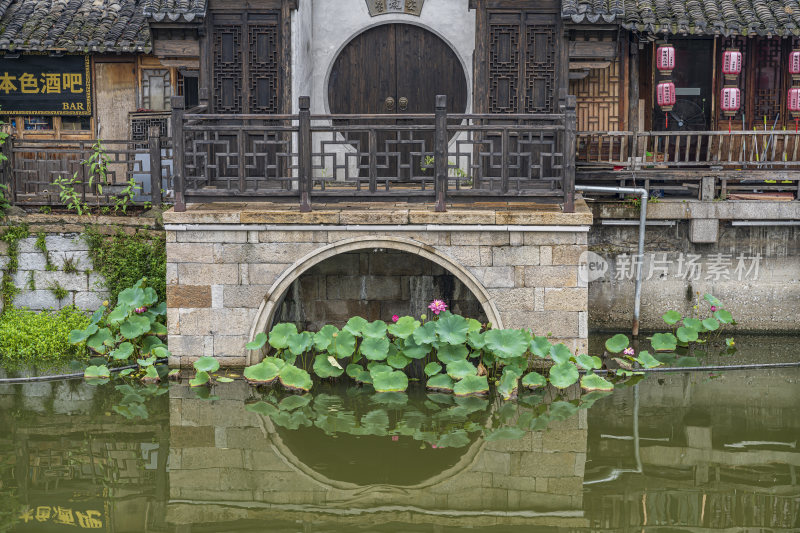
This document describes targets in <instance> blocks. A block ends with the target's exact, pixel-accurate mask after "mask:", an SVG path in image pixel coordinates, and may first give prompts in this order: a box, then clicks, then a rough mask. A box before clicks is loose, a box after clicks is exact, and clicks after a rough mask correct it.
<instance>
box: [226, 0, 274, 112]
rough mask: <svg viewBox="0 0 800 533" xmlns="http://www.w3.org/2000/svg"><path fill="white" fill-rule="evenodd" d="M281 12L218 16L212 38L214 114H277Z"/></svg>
mask: <svg viewBox="0 0 800 533" xmlns="http://www.w3.org/2000/svg"><path fill="white" fill-rule="evenodd" d="M280 18H281V15H280V12H279V11H277V10H276V11H265V12H255V13H254V12H247V13H244V14H239V13H236V14H234V13H218V14H214V15H213V31H212V37H211V58H212V69H213V73H212V80H213V81H212V95H211V101H212V106H213V108H214V111H215V112H217V113H278V112H279V111H280V105H279V102H280V83H281V79H280V57H281V39H280Z"/></svg>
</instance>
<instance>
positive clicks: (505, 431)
mask: <svg viewBox="0 0 800 533" xmlns="http://www.w3.org/2000/svg"><path fill="white" fill-rule="evenodd" d="M524 436H525V431H524V430H522V429H519V428H516V427H511V426H507V427H502V428H498V429H494V430H492V431H490V432H489V433H487V434H486V436H485V437H484V438H483V439H484V440H486V441H488V442H492V441H495V440H517V439H521V438H522V437H524Z"/></svg>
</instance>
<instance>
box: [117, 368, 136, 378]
mask: <svg viewBox="0 0 800 533" xmlns="http://www.w3.org/2000/svg"><path fill="white" fill-rule="evenodd" d="M134 372H135V370H134V369H133V368H126V369H125V370H121V371H120V373H119V374H118V375H119V376H121V377H123V378H124V377H125V376H130V375H131V374H133V373H134Z"/></svg>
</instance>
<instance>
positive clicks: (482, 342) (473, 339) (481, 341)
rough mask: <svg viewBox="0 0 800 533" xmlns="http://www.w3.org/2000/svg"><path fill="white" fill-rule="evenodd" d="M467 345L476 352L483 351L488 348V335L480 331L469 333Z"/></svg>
mask: <svg viewBox="0 0 800 533" xmlns="http://www.w3.org/2000/svg"><path fill="white" fill-rule="evenodd" d="M467 344H469V345H470V346H471V347H472V348H473V349H474V350H483V349H484V347H486V334H485V333H480V332H478V331H470V332H469V333H467Z"/></svg>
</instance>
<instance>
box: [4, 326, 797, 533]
mask: <svg viewBox="0 0 800 533" xmlns="http://www.w3.org/2000/svg"><path fill="white" fill-rule="evenodd" d="M737 343H738V344H739V345H740V346H741V347H742V349H740V351H739V353H738V354H736V355H735V356H732V357H728V358H723V359H721V362H722V363H733V362H740V363H752V362H756V361H769V362H776V361H787V360H800V348H798V344H797V342H796V339H786V338H784V339H775V340H773V341H770V342H768V343H767V342H765V341H764V339H750V340H749V341H748V340H747V339H739V340H738V341H737ZM703 362H705V361H703ZM713 362H714V363H717V362H720V361H713ZM799 381H800V370H798V369H773V370H759V371H737V372H725V373H719V372H717V373H711V374H710V373H708V372H702V373H690V374H663V375H654V376H651V377H648V378H647V379H644V380H642V381H640V382H639V383H638V384H635V385H629V386H621V387H619V388H618V389H617V390H616V391H615V392H613V393H611V394H607V395H601V394H595V395H591V396H587V395H585V394H584V395H581V394H580V391H578V390H568V391H565V392H564V393H557V392H556V391H554V390H548V391H543V392H540V393H537V394H529V393H526V394H522V395H520V398H519V399H518V400H517V401H515V402H502V401H501V400H499V399H478V398H468V399H463V400H455V399H453V398H452V397H449V396H446V395H430V394H426V393H425V391H423V390H419V389H412V390H410V391H409V393H408V394H407V395H404V394H396V395H379V396H376V395H374V394H372V393H370V392H368V391H366V390H364V389H359V388H345V387H337V386H332V385H322V386H320V387H319V388H318V389H315V393H314V395H313V396H306V397H298V396H287V395H284V394H281V393H279V392H278V391H270V390H255V389H253V388H251V387H249V386H247V385H246V384H244V383H241V382H236V383H233V384H227V385H219V386H217V387H215V388H214V389H212V390H211V391H207V390H196V389H189V388H188V387H187V386H186V385H185V384H171V385H162V386H160V387H150V388H142V387H130V388H129V387H124V386H122V387H120V384H121V382H112V383H108V384H106V385H102V386H91V385H88V384H86V383H84V382H83V381H72V382H59V383H40V384H29V385H24V386H22V385H16V386H8V385H6V386H0V424H2V428H3V430H2V432H1V433H0V531H6V530H10V531H35V532H48V531H76V530H81V529H96V530H105V531H113V532H117V533H122V532H146V531H153V532H174V533H188V532H217V531H219V532H223V531H226V532H227V531H237V532H251V531H252V532H261V531H281V532H282V531H286V532H290V531H291V532H294V531H297V532H310V531H313V532H317V531H320V532H326V531H330V532H334V531H335V532H344V531H353V530H361V531H398V532H400V531H402V532H407V531H415V532H416V531H430V532H444V531H460V530H466V529H470V530H477V531H484V530H485V531H520V530H523V531H553V532H556V531H558V532H562V531H563V532H600V531H620V532H622V531H636V532H639V531H656V532H664V533H666V532H675V531H687V532H690V531H691V532H698V531H726V532H731V531H747V532H756V531H758V532H767V531H769V532H773V531H800V485H799V484H798V469H800V450H798V439H800V411H799V410H798V409H797V404H798V400H800V384H799Z"/></svg>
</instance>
